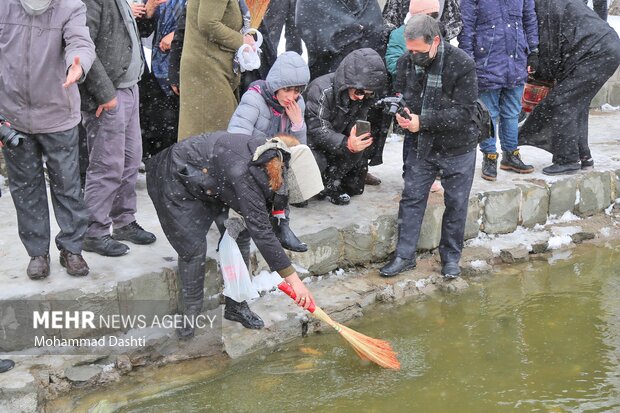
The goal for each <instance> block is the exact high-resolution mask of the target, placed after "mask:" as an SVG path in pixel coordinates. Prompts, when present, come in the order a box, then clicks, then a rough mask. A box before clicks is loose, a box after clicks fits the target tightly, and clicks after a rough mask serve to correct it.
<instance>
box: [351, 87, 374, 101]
mask: <svg viewBox="0 0 620 413" xmlns="http://www.w3.org/2000/svg"><path fill="white" fill-rule="evenodd" d="M353 94H354V95H355V96H359V97H361V98H362V97H363V98H365V99H369V98H371V97H373V96H374V95H375V92H372V91H369V90H364V89H355V90H354V91H353Z"/></svg>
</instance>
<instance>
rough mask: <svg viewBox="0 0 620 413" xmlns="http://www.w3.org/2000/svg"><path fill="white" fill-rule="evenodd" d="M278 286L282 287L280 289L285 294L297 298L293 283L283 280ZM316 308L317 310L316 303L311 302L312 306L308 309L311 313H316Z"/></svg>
mask: <svg viewBox="0 0 620 413" xmlns="http://www.w3.org/2000/svg"><path fill="white" fill-rule="evenodd" d="M278 288H279V289H280V291H282V292H283V293H284V294H286V295H288V296H289V297H291V298H292V299H293V300H294V299H296V298H297V295H296V294H295V291H294V290H293V287H291V285H290V284H289V283H287V282H286V281H282V282H281V283H280V284H278ZM314 310H316V305H315V304H314V303H310V307H308V311H310V312H311V313H314Z"/></svg>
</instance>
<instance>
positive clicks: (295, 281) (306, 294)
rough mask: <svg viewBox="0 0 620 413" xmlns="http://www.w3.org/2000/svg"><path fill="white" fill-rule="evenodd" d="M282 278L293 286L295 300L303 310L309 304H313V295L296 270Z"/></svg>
mask: <svg viewBox="0 0 620 413" xmlns="http://www.w3.org/2000/svg"><path fill="white" fill-rule="evenodd" d="M284 279H285V280H286V282H287V283H289V285H290V286H291V287H292V288H293V291H295V296H296V298H295V302H296V303H297V305H298V306H300V307H302V308H303V309H304V310H307V309H308V307H310V305H312V304H314V297H313V296H312V293H311V292H310V290H308V288H306V285H305V284H304V283H303V282H302V281H301V279H300V278H299V276H298V275H297V273H296V272H294V273H292V274H291V275H289V276H288V277H286V278H284Z"/></svg>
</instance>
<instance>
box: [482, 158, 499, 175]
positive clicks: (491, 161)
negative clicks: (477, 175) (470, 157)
mask: <svg viewBox="0 0 620 413" xmlns="http://www.w3.org/2000/svg"><path fill="white" fill-rule="evenodd" d="M482 179H485V180H487V181H495V180H496V179H497V153H483V154H482Z"/></svg>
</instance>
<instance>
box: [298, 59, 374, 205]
mask: <svg viewBox="0 0 620 413" xmlns="http://www.w3.org/2000/svg"><path fill="white" fill-rule="evenodd" d="M385 79H386V70H385V65H384V64H383V59H381V56H379V54H378V53H377V52H375V51H374V50H372V49H360V50H355V51H353V52H351V53H350V54H349V55H348V56H347V57H345V58H344V60H343V61H342V63H340V66H338V69H337V70H336V72H334V73H329V74H327V75H323V76H321V77H319V78H317V79H314V80H313V81H312V82H310V85H308V88H307V89H306V92H305V94H304V99H305V101H306V113H305V118H306V124H307V127H308V146H310V148H312V152H313V153H314V156H315V158H316V160H317V163H318V165H319V168H320V170H321V173H322V175H323V184H324V185H325V191H324V194H325V195H326V196H327V198H328V199H329V201H330V202H332V203H334V204H336V205H346V204H348V203H349V201H350V195H359V194H361V193H362V192H364V183H365V180H366V174H367V173H368V159H369V158H370V157H371V156H372V154H370V153H371V151H372V147H371V145H372V144H373V138H372V137H371V136H370V134H367V133H366V134H363V135H360V136H356V131H355V128H354V126H355V121H356V120H365V119H366V116H367V115H368V110H369V109H370V108H371V106H372V105H373V102H374V100H373V96H374V95H375V94H376V93H378V92H380V91H381V90H382V88H383V85H384V82H385ZM369 154H370V155H369Z"/></svg>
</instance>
